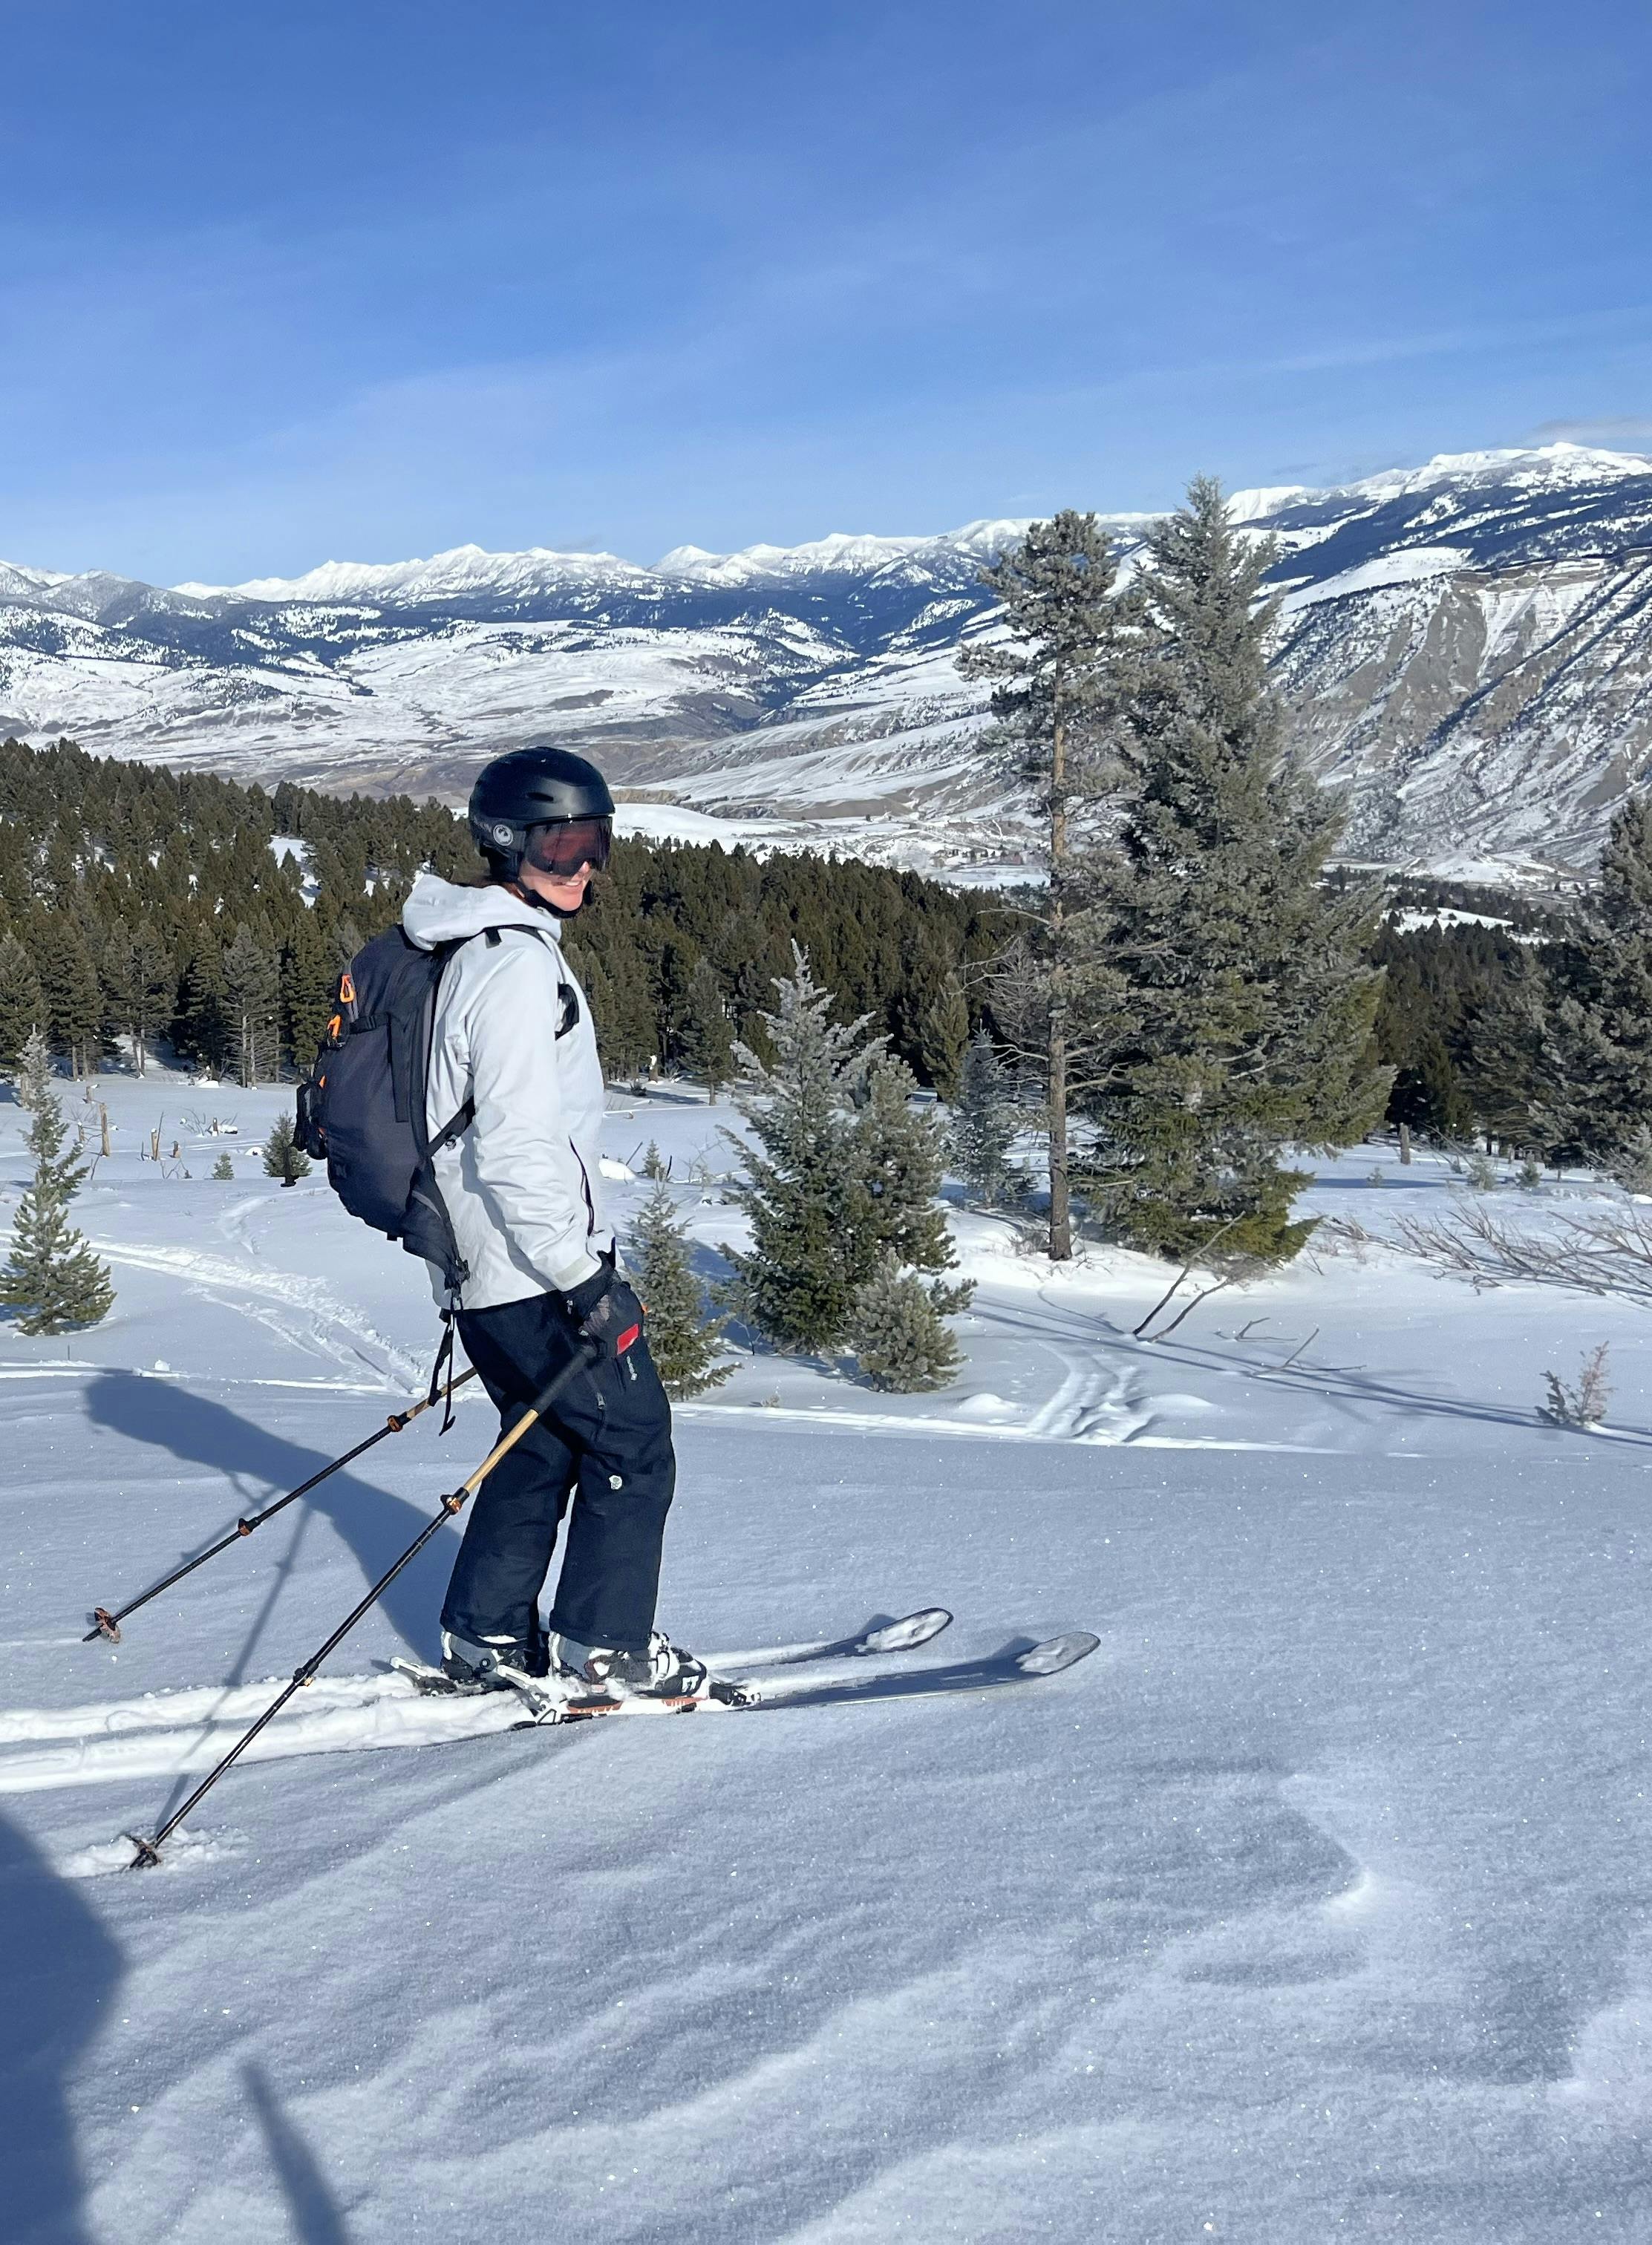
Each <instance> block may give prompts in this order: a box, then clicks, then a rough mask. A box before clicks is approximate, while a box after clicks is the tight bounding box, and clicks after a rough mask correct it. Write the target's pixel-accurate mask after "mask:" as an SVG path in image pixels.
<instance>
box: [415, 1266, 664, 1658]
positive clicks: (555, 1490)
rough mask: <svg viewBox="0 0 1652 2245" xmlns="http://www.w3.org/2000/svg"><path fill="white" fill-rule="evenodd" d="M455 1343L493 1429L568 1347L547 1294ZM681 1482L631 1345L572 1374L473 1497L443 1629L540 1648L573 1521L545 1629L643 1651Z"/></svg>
mask: <svg viewBox="0 0 1652 2245" xmlns="http://www.w3.org/2000/svg"><path fill="white" fill-rule="evenodd" d="M459 1339H460V1340H462V1341H463V1342H464V1344H465V1351H466V1355H468V1357H469V1358H470V1360H471V1362H472V1364H473V1365H474V1366H475V1367H476V1369H477V1371H478V1372H479V1373H480V1374H481V1377H482V1384H483V1386H484V1387H486V1389H487V1392H488V1394H490V1395H491V1396H492V1397H493V1401H494V1402H495V1403H497V1404H498V1406H499V1409H500V1429H501V1431H503V1430H504V1429H505V1428H507V1427H510V1426H513V1425H514V1423H515V1421H517V1419H519V1418H520V1415H521V1411H522V1407H523V1405H525V1404H528V1403H531V1402H532V1401H534V1397H535V1396H536V1395H537V1394H539V1393H540V1389H541V1388H543V1387H544V1386H545V1385H546V1383H547V1381H548V1380H551V1379H553V1378H554V1376H555V1374H556V1373H557V1372H558V1371H560V1370H561V1367H562V1366H564V1365H565V1364H566V1363H567V1362H568V1360H569V1358H570V1356H571V1355H572V1354H573V1353H574V1336H573V1333H572V1331H571V1328H570V1326H569V1325H568V1319H566V1317H565V1316H564V1315H563V1313H562V1311H561V1307H560V1306H559V1304H558V1301H557V1299H556V1297H555V1296H554V1295H551V1294H534V1295H530V1296H529V1297H528V1299H527V1300H526V1301H520V1302H504V1303H501V1304H500V1306H498V1307H497V1308H495V1309H490V1310H461V1311H460V1312H459ZM675 1487H676V1459H675V1458H674V1456H673V1455H672V1451H671V1407H670V1403H669V1402H668V1401H667V1400H666V1394H665V1390H664V1388H663V1387H661V1385H660V1375H659V1373H658V1372H657V1371H656V1369H655V1365H654V1360H653V1358H652V1357H651V1356H650V1355H649V1345H648V1341H647V1340H646V1338H645V1337H642V1336H639V1337H638V1339H637V1340H635V1341H634V1342H633V1343H632V1344H631V1346H630V1347H629V1349H627V1351H626V1352H625V1354H624V1355H623V1356H622V1357H621V1358H620V1359H619V1360H617V1362H615V1361H613V1360H609V1361H608V1362H605V1363H602V1364H598V1365H595V1366H594V1367H593V1366H586V1367H583V1368H582V1369H581V1370H580V1371H578V1372H576V1373H574V1377H573V1379H572V1380H569V1382H568V1385H567V1386H566V1387H564V1388H563V1389H562V1390H561V1393H560V1394H559V1395H558V1396H557V1398H556V1401H555V1402H554V1405H553V1406H552V1408H551V1411H550V1413H549V1414H547V1417H545V1418H544V1419H541V1420H540V1421H539V1422H538V1424H537V1425H535V1426H533V1427H530V1428H529V1429H528V1431H527V1434H524V1435H523V1437H522V1439H521V1441H520V1442H518V1443H517V1445H516V1447H515V1448H514V1449H513V1450H512V1451H511V1452H510V1453H509V1455H507V1456H506V1457H504V1458H502V1459H501V1460H500V1462H499V1464H498V1465H496V1466H495V1467H494V1468H493V1472H492V1473H491V1474H489V1475H488V1476H487V1479H486V1481H485V1482H483V1483H482V1486H481V1488H480V1489H479V1490H478V1491H477V1493H476V1495H475V1496H474V1497H473V1498H472V1500H471V1516H470V1520H469V1523H468V1524H467V1525H466V1529H465V1540H464V1542H463V1543H461V1544H460V1546H459V1557H458V1559H457V1561H456V1562H455V1563H454V1567H453V1574H452V1581H451V1582H450V1583H449V1584H448V1586H447V1598H446V1602H445V1604H444V1605H443V1608H442V1626H443V1628H444V1629H451V1630H456V1631H461V1632H462V1633H463V1634H464V1635H465V1636H466V1637H470V1638H479V1637H481V1638H498V1637H500V1636H509V1637H510V1638H513V1639H514V1640H515V1641H517V1642H518V1643H520V1644H524V1645H526V1644H530V1643H532V1642H534V1640H535V1639H536V1638H537V1637H538V1634H539V1613H538V1606H539V1594H540V1588H541V1586H542V1585H543V1584H544V1581H545V1577H546V1574H547V1570H548V1569H549V1567H550V1563H551V1555H552V1553H553V1551H554V1550H555V1547H556V1534H557V1529H558V1528H559V1527H560V1526H561V1522H562V1519H563V1516H564V1515H568V1536H567V1541H566V1543H565V1544H564V1547H563V1552H562V1571H561V1577H560V1579H559V1580H558V1583H557V1586H556V1602H555V1604H554V1605H553V1607H552V1608H551V1611H550V1617H549V1626H550V1628H551V1629H553V1630H554V1631H558V1632H559V1633H560V1634H561V1635H562V1636H564V1637H571V1638H574V1639H575V1640H576V1642H578V1643H579V1644H581V1645H614V1646H616V1647H618V1648H620V1649H621V1650H622V1651H625V1652H642V1651H643V1650H644V1649H645V1648H646V1646H647V1645H648V1640H649V1631H650V1630H652V1628H653V1626H654V1607H655V1601H656V1597H657V1595H658V1591H659V1582H660V1550H661V1546H662V1544H663V1541H664V1537H665V1516H666V1514H667V1513H668V1512H669V1511H670V1505H671V1493H672V1490H673V1489H674V1488H675Z"/></svg>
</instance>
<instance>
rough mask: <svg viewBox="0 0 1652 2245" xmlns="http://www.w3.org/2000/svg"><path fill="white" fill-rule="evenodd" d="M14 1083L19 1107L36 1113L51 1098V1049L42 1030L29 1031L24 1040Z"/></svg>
mask: <svg viewBox="0 0 1652 2245" xmlns="http://www.w3.org/2000/svg"><path fill="white" fill-rule="evenodd" d="M15 1081H16V1084H17V1104H18V1106H19V1107H28V1108H33V1109H36V1110H38V1109H40V1107H41V1106H42V1105H44V1102H45V1101H46V1100H48V1099H50V1098H51V1095H52V1093H51V1046H50V1045H49V1044H48V1043H47V1042H46V1033H45V1031H44V1029H41V1028H33V1029H31V1030H30V1032H29V1034H28V1035H27V1036H26V1037H25V1038H24V1041H23V1050H22V1051H21V1052H20V1053H19V1054H18V1055H17V1075H16V1079H15Z"/></svg>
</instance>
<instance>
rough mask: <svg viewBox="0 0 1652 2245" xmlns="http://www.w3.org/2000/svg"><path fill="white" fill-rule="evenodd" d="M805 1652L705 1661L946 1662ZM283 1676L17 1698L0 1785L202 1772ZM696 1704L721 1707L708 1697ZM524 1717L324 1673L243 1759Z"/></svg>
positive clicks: (773, 1696) (473, 1701) (727, 1670)
mask: <svg viewBox="0 0 1652 2245" xmlns="http://www.w3.org/2000/svg"><path fill="white" fill-rule="evenodd" d="M804 1654H806V1648H800V1647H797V1646H775V1647H772V1648H771V1649H770V1650H768V1651H767V1652H733V1653H722V1652H719V1653H711V1654H709V1655H708V1656H707V1660H708V1665H710V1667H711V1668H713V1669H714V1670H715V1671H716V1672H717V1673H718V1674H720V1675H725V1676H729V1677H731V1678H734V1679H742V1678H744V1677H747V1676H753V1675H756V1676H758V1677H760V1678H761V1679H762V1681H763V1696H764V1699H765V1703H770V1704H778V1702H780V1701H783V1700H785V1699H788V1698H792V1697H794V1696H798V1695H800V1694H802V1693H805V1692H814V1691H816V1690H817V1689H819V1687H820V1686H821V1685H829V1684H834V1683H838V1682H840V1681H848V1680H854V1681H864V1680H866V1679H868V1678H870V1677H872V1676H874V1675H877V1674H882V1673H887V1672H893V1673H898V1674H901V1675H908V1676H914V1677H916V1676H920V1675H921V1673H922V1672H923V1668H924V1667H925V1666H928V1665H938V1666H941V1667H946V1666H948V1665H950V1664H949V1660H948V1658H945V1657H943V1658H942V1659H941V1660H940V1661H939V1662H938V1663H934V1664H931V1663H919V1662H916V1661H914V1660H913V1659H911V1658H908V1657H903V1656H899V1655H896V1656H891V1658H893V1660H894V1668H893V1670H886V1669H885V1668H884V1667H883V1666H882V1665H881V1664H880V1663H878V1662H875V1661H874V1660H871V1659H868V1658H865V1657H856V1656H846V1657H843V1658H839V1659H836V1660H829V1659H811V1660H809V1661H808V1664H807V1666H806V1670H805V1671H804V1672H801V1673H790V1674H789V1673H787V1672H786V1664H787V1663H788V1662H789V1661H797V1660H798V1659H799V1657H800V1656H802V1655H804ZM770 1665H774V1667H775V1669H776V1673H775V1674H774V1675H773V1676H772V1677H770V1676H767V1675H765V1673H764V1672H765V1670H766V1669H767V1668H768V1667H769V1666H770ZM289 1680H290V1679H289V1678H287V1677H284V1676H272V1677H267V1678H265V1679H263V1681H262V1682H261V1683H255V1684H241V1685H229V1686H223V1687H214V1686H212V1685H202V1686H197V1687H193V1688H190V1689H186V1690H184V1691H180V1692H146V1693H145V1694H144V1695H143V1696H142V1697H141V1698H139V1699H115V1700H109V1701H105V1702H101V1703H99V1704H97V1705H92V1706H81V1707H63V1708H26V1707H20V1708H14V1709H12V1710H10V1712H8V1713H0V1794H10V1793H44V1792H52V1791H56V1790H57V1789H58V1787H63V1786H73V1785H117V1784H121V1783H124V1782H125V1781H126V1780H130V1779H139V1778H165V1777H180V1776H185V1775H188V1774H195V1773H201V1772H204V1771H206V1770H208V1769H210V1768H212V1767H213V1766H214V1763H216V1762H217V1761H219V1760H221V1758H222V1756H223V1755H224V1754H225V1753H227V1752H228V1749H229V1747H230V1746H233V1745H234V1744H235V1740H236V1739H237V1737H239V1735H240V1734H241V1732H242V1731H244V1730H245V1729H246V1728H247V1727H248V1726H249V1725H250V1724H251V1723H252V1722H254V1721H255V1719H256V1718H257V1717H258V1716H260V1715H262V1713H263V1712H264V1710H265V1708H266V1707H268V1706H269V1704H270V1702H271V1700H272V1699H275V1696H276V1694H277V1693H278V1692H281V1691H282V1689H283V1688H284V1687H285V1685H286V1684H287V1683H288V1682H289ZM698 1712H700V1713H724V1712H726V1711H725V1710H724V1709H722V1708H721V1707H720V1706H718V1705H717V1702H715V1701H712V1702H709V1703H708V1704H707V1706H705V1707H704V1708H703V1709H701V1710H699V1711H698ZM524 1719H525V1718H524V1711H523V1709H522V1706H521V1705H520V1701H518V1700H517V1699H515V1698H514V1696H513V1695H512V1694H510V1693H508V1692H492V1693H487V1694H484V1695H483V1696H481V1697H479V1698H469V1699H460V1698H454V1699H446V1698H442V1697H440V1696H438V1695H433V1694H431V1693H428V1692H420V1691H419V1690H418V1687H417V1686H416V1685H414V1684H413V1682H412V1681H411V1679H410V1678H408V1677H407V1676H405V1675H403V1674H401V1673H399V1672H394V1671H392V1672H389V1673H381V1674H378V1675H371V1676H360V1675H355V1676H352V1675H344V1676H325V1675H323V1676H318V1677H316V1679H315V1680H314V1682H312V1683H310V1684H309V1685H305V1686H304V1687H303V1690H302V1692H300V1693H299V1694H298V1695H296V1697H295V1698H294V1699H292V1700H291V1701H290V1702H289V1705H288V1706H287V1707H286V1708H284V1709H283V1710H282V1713H281V1714H280V1715H278V1716H277V1717H276V1718H275V1721H274V1722H273V1723H271V1724H270V1726H269V1728H268V1729H267V1730H265V1731H263V1732H261V1733H260V1734H259V1736H258V1737H257V1738H256V1739H255V1740H253V1742H252V1744H251V1746H248V1749H247V1751H246V1753H245V1754H244V1755H243V1756H242V1757H241V1759H242V1760H246V1761H248V1762H252V1761H282V1760H288V1759H289V1758H290V1757H292V1756H294V1755H298V1754H325V1753H362V1752H365V1751H374V1750H377V1749H380V1748H384V1747H393V1746H437V1745H441V1744H444V1743H446V1742H449V1741H452V1740H459V1739H470V1738H483V1737H486V1736H487V1735H489V1734H490V1733H495V1732H500V1731H509V1730H512V1729H513V1728H516V1727H518V1726H520V1725H521V1724H522V1722H523V1721H524ZM615 1719H616V1718H614V1717H611V1716H610V1717H608V1718H605V1720H607V1721H609V1722H612V1721H614V1720H615ZM621 1719H643V1720H656V1721H657V1720H660V1719H662V1718H661V1717H660V1715H659V1713H658V1711H657V1710H653V1709H649V1708H646V1707H643V1708H639V1709H638V1710H637V1711H636V1716H634V1717H630V1718H621ZM550 1727H552V1728H554V1727H555V1726H550Z"/></svg>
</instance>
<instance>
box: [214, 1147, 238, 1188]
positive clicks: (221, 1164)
mask: <svg viewBox="0 0 1652 2245" xmlns="http://www.w3.org/2000/svg"><path fill="white" fill-rule="evenodd" d="M212 1174H213V1179H214V1183H215V1184H221V1185H233V1184H235V1163H233V1162H232V1161H231V1160H230V1158H229V1156H228V1154H220V1155H219V1156H218V1159H217V1160H216V1161H215V1162H214V1163H213V1165H212Z"/></svg>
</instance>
